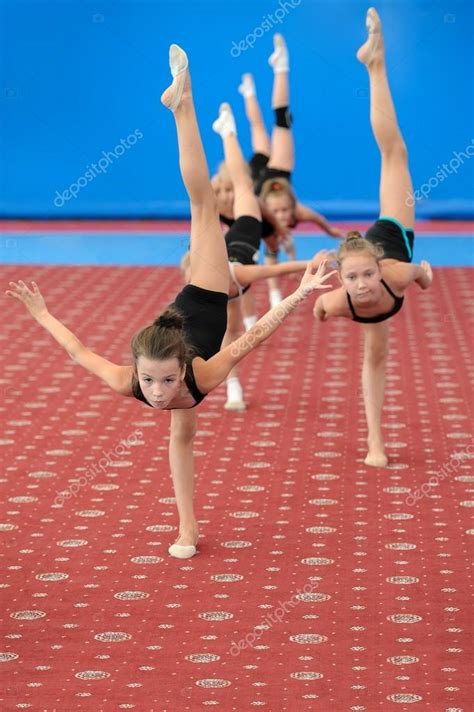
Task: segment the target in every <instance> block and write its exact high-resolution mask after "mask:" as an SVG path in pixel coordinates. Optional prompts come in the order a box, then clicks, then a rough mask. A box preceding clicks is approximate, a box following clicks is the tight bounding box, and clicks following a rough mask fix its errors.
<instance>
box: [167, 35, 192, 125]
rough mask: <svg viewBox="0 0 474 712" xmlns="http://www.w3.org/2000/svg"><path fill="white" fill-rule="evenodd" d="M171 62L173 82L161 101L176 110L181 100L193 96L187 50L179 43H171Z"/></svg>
mask: <svg viewBox="0 0 474 712" xmlns="http://www.w3.org/2000/svg"><path fill="white" fill-rule="evenodd" d="M169 62H170V70H171V76H172V77H173V83H172V84H171V85H170V86H169V87H168V89H165V91H164V92H163V94H162V95H161V103H162V104H163V105H164V106H166V108H167V109H169V110H170V111H172V112H175V111H176V109H177V108H178V106H179V105H180V104H181V102H182V101H184V100H185V99H186V98H188V97H190V96H191V82H190V80H189V72H188V57H187V55H186V52H185V51H184V50H183V49H181V47H179V46H178V45H177V44H172V45H170V54H169Z"/></svg>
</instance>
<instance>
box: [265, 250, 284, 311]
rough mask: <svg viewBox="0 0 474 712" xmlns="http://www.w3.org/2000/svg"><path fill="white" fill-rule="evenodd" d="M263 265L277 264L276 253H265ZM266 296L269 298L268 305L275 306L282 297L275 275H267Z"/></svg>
mask: <svg viewBox="0 0 474 712" xmlns="http://www.w3.org/2000/svg"><path fill="white" fill-rule="evenodd" d="M264 261H265V265H266V266H268V267H270V266H276V265H277V264H278V253H277V254H276V255H265V260H264ZM267 282H268V298H269V300H270V306H271V307H272V308H273V307H276V306H277V304H279V303H280V302H281V300H282V299H283V297H282V294H281V291H280V286H279V282H278V279H277V278H276V277H269V278H268V280H267Z"/></svg>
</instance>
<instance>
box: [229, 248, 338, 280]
mask: <svg viewBox="0 0 474 712" xmlns="http://www.w3.org/2000/svg"><path fill="white" fill-rule="evenodd" d="M331 255H332V253H330V252H328V250H320V251H319V252H317V253H316V254H315V255H314V257H313V259H312V263H313V266H314V267H319V265H320V263H321V262H324V261H326V260H328V259H330V257H331ZM307 266H308V263H307V262H306V260H287V261H286V262H279V263H278V264H276V265H241V264H239V263H235V265H234V274H235V277H236V279H237V281H238V282H239V283H240V284H242V285H245V286H247V285H248V284H252V283H253V282H256V281H257V280H259V279H268V278H269V277H279V276H281V275H284V274H295V273H296V272H303V271H304V270H305V269H306V267H307Z"/></svg>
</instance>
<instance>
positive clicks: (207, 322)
mask: <svg viewBox="0 0 474 712" xmlns="http://www.w3.org/2000/svg"><path fill="white" fill-rule="evenodd" d="M170 67H171V73H172V76H173V82H172V84H171V86H170V87H169V88H168V89H167V90H166V91H165V92H164V94H163V95H162V102H163V104H164V105H165V106H166V107H167V108H168V109H170V110H171V111H172V112H173V115H174V119H175V122H176V130H177V136H178V147H179V163H180V169H181V175H182V178H183V181H184V184H185V187H186V190H187V192H188V195H189V199H190V203H191V249H190V273H191V274H190V284H188V285H186V286H185V287H184V289H182V290H181V292H179V294H178V295H177V296H176V299H175V301H174V302H173V304H171V305H169V306H168V307H167V308H166V309H165V310H164V311H163V312H162V313H161V314H160V315H159V316H158V317H157V318H156V319H155V321H154V322H153V323H152V324H150V325H149V326H146V327H145V328H144V329H142V330H141V331H139V332H138V333H137V334H136V335H135V336H134V337H133V339H132V342H131V352H132V353H131V363H129V364H126V365H118V364H115V363H112V362H111V361H108V360H107V359H105V358H103V357H102V356H100V355H99V354H96V353H94V352H93V351H91V350H90V349H88V348H87V347H86V346H84V345H83V344H82V343H81V341H80V340H79V339H78V338H77V337H76V336H75V334H73V333H72V332H71V331H70V330H69V329H68V328H67V327H66V326H65V325H64V324H62V323H61V322H60V321H59V320H58V319H56V318H55V317H54V316H53V315H52V314H51V313H50V312H49V311H48V308H47V306H46V303H45V300H44V298H43V296H42V295H41V292H40V290H39V288H38V286H37V285H36V284H35V283H34V282H33V283H32V284H31V286H28V285H27V284H25V283H24V282H22V281H18V282H11V283H10V289H9V290H7V294H8V295H9V296H11V297H13V298H14V299H17V300H18V301H20V302H22V303H23V304H24V306H25V307H26V308H27V310H28V311H29V312H30V314H31V316H32V317H33V318H34V319H35V320H36V321H37V322H38V323H39V324H40V325H41V326H42V327H43V328H44V329H46V331H48V332H49V333H50V334H51V336H52V337H53V338H54V339H55V340H56V341H57V342H58V343H59V345H60V346H61V347H62V348H64V350H65V351H66V352H67V353H68V355H69V356H70V357H71V358H72V359H73V360H74V361H75V362H76V363H78V364H79V365H81V366H82V367H83V368H85V369H86V370H88V371H90V372H91V373H93V374H95V375H96V376H98V377H99V378H100V379H101V380H102V381H103V382H105V383H106V384H107V385H108V386H109V387H110V388H112V389H113V390H114V391H115V392H116V393H118V394H120V395H121V396H126V397H135V398H137V399H138V400H140V401H141V402H143V403H144V404H145V405H147V406H149V407H152V408H155V409H156V410H171V428H170V444H169V460H170V468H171V474H172V479H173V486H174V491H175V497H176V505H177V509H178V516H179V536H178V539H177V540H176V542H175V543H174V544H172V545H171V546H170V547H169V553H170V554H171V556H175V557H177V558H189V557H190V556H193V555H194V554H195V553H196V545H197V540H198V524H197V519H196V515H195V512H194V505H193V494H194V457H193V441H194V436H195V432H196V417H197V416H196V411H195V410H194V407H195V406H196V405H198V404H199V403H201V402H202V400H203V399H204V398H205V397H206V395H207V394H208V393H210V392H211V391H212V390H214V388H216V387H217V386H218V385H219V384H221V383H222V382H223V381H224V380H225V379H226V378H227V376H228V374H229V373H230V371H231V370H232V368H234V367H235V366H236V364H237V363H239V362H240V361H241V360H242V359H243V358H244V357H245V356H246V355H248V354H249V353H251V351H252V350H253V349H254V348H256V347H257V346H258V345H259V344H260V343H262V342H263V341H265V340H266V339H267V338H268V337H269V336H271V334H272V333H274V332H275V331H276V329H277V328H278V327H279V326H281V324H282V323H283V322H284V320H285V319H286V318H287V316H288V315H289V314H290V313H291V312H292V311H293V310H294V309H296V307H297V306H298V305H299V304H301V303H302V302H303V301H304V300H305V299H306V298H307V297H308V295H309V294H311V293H312V292H314V291H315V290H317V289H325V288H326V286H325V284H324V282H325V281H326V280H327V279H328V278H329V277H330V276H331V275H330V274H329V275H324V269H325V263H323V264H321V265H320V266H319V268H316V267H315V265H313V264H311V263H309V264H308V266H307V269H306V272H305V274H304V275H303V278H302V280H301V284H300V286H299V287H298V288H297V289H296V290H295V291H294V293H293V294H292V295H290V296H289V297H288V298H287V299H285V300H284V301H283V302H282V304H280V306H279V307H278V308H277V309H276V310H272V311H270V312H269V313H268V314H266V315H265V316H263V317H262V318H261V319H260V320H259V321H258V322H257V323H256V324H255V326H254V327H253V328H252V329H250V330H249V331H248V332H247V333H246V334H244V335H243V336H241V337H240V338H239V339H237V341H236V342H234V343H233V344H231V345H230V346H228V347H227V348H225V349H223V350H220V347H221V342H222V339H223V337H224V334H225V331H226V322H227V300H228V289H229V266H228V256H227V250H226V245H225V241H224V239H223V237H222V231H221V228H220V224H219V219H218V214H217V210H216V204H215V197H214V192H213V190H212V186H211V183H210V181H209V176H208V169H207V163H206V158H205V155H204V151H203V148H202V143H201V138H200V134H199V128H198V125H197V121H196V115H195V112H194V106H193V99H192V93H191V81H190V76H189V72H188V60H187V56H186V54H185V52H184V51H183V50H182V49H181V48H180V47H178V46H177V45H172V46H171V48H170Z"/></svg>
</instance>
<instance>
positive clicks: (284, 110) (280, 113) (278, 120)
mask: <svg viewBox="0 0 474 712" xmlns="http://www.w3.org/2000/svg"><path fill="white" fill-rule="evenodd" d="M292 123H293V117H292V115H291V114H290V109H289V107H288V106H281V107H280V108H279V109H275V126H280V128H282V129H291V124H292Z"/></svg>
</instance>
